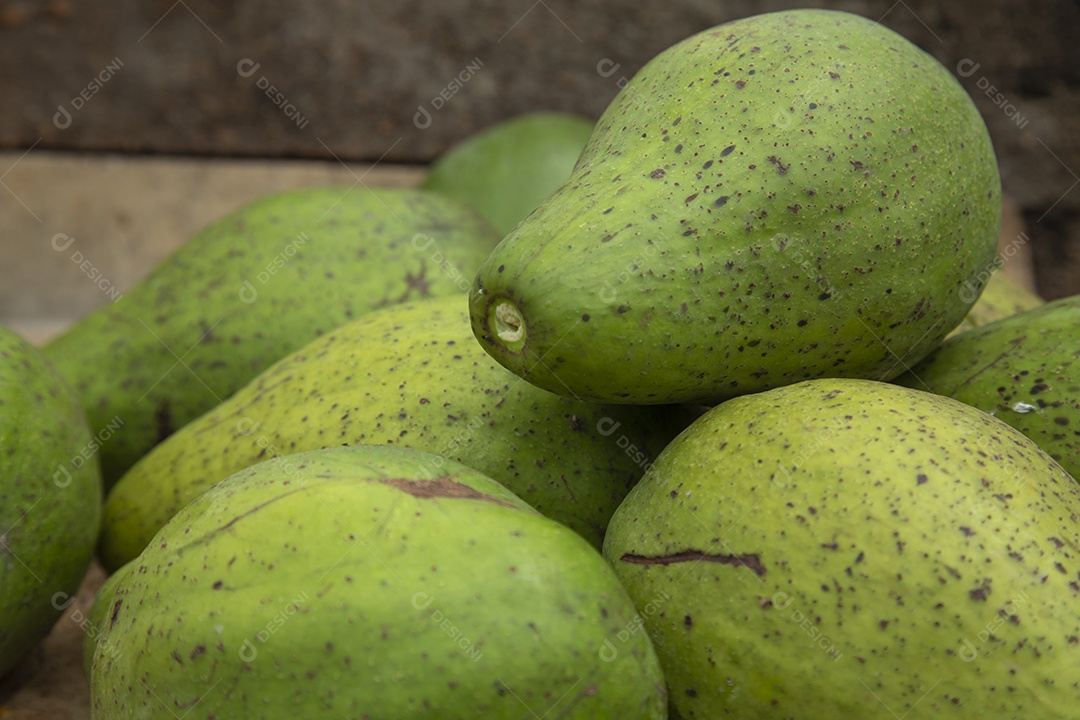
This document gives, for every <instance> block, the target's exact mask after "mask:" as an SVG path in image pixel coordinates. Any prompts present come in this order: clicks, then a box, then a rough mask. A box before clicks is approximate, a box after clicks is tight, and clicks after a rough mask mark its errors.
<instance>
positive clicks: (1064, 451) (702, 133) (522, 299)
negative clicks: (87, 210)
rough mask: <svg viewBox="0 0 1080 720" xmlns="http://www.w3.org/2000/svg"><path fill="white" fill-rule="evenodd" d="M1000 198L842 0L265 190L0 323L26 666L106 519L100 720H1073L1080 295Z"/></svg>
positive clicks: (986, 153) (958, 136)
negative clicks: (592, 94)
mask: <svg viewBox="0 0 1080 720" xmlns="http://www.w3.org/2000/svg"><path fill="white" fill-rule="evenodd" d="M1000 215H1001V188H1000V180H999V173H998V167H997V162H996V159H995V156H994V152H993V148H992V146H991V143H990V139H989V136H988V134H987V131H986V127H985V124H984V123H983V120H982V118H981V116H980V115H979V113H978V111H977V110H976V108H975V106H974V104H973V103H972V101H971V99H970V98H969V97H968V96H967V94H966V93H965V91H964V90H963V89H962V88H961V86H960V85H959V83H958V82H957V81H956V79H955V78H953V77H952V76H951V74H950V73H949V71H948V70H947V69H945V68H944V67H942V66H941V65H940V64H939V63H938V62H937V61H936V60H934V59H933V58H932V57H931V56H930V55H928V54H927V53H925V52H923V51H922V50H920V49H918V48H917V47H915V46H914V45H913V44H911V43H910V42H909V41H907V40H906V39H904V38H902V37H901V36H899V35H897V34H895V33H894V32H892V31H890V30H887V29H886V28H884V27H882V26H881V25H880V24H879V23H875V22H872V21H870V20H868V19H865V18H862V17H860V16H857V15H854V14H850V13H846V12H838V11H828V10H791V11H783V12H774V13H767V14H762V15H756V16H752V17H747V18H744V19H741V20H737V21H734V22H730V23H727V24H724V25H720V26H717V27H714V28H711V29H708V30H704V31H703V32H701V33H699V34H697V35H694V36H692V37H690V38H687V39H685V40H683V41H682V42H679V43H678V44H676V45H674V46H672V47H671V48H669V49H667V50H665V51H664V52H662V53H661V54H659V55H658V56H656V57H655V58H654V59H653V60H652V61H650V62H649V63H648V64H647V65H646V66H645V67H644V68H642V69H641V70H640V71H639V72H638V73H637V74H636V75H635V76H634V77H633V78H632V79H631V80H630V81H629V82H627V83H626V84H625V86H622V87H621V89H620V91H619V92H618V94H617V95H616V97H615V98H614V100H613V101H612V102H611V104H610V105H609V106H608V108H607V110H606V111H605V112H604V113H603V115H602V116H601V117H600V118H599V120H598V121H596V122H595V123H594V122H592V121H591V120H588V119H585V118H579V117H575V116H567V115H563V114H558V113H538V114H534V115H529V116H523V117H519V118H513V119H511V120H508V121H507V122H505V123H501V124H499V125H497V126H494V127H491V128H487V129H485V130H484V131H483V132H479V133H477V134H476V135H474V136H472V137H468V138H466V139H465V140H463V141H462V142H461V143H460V144H459V145H457V146H455V147H453V148H451V149H449V150H448V151H447V152H446V154H445V155H443V156H442V157H441V158H439V160H438V161H437V162H436V163H435V164H434V165H433V167H432V169H431V172H430V175H429V176H428V178H427V180H426V181H425V182H424V183H423V186H422V187H421V188H419V189H416V190H389V189H379V188H373V189H366V188H352V189H350V188H337V187H334V188H316V189H309V190H298V191H293V192H289V193H284V194H280V195H275V196H270V197H266V198H263V199H260V200H258V201H256V202H254V203H252V204H250V205H248V206H245V207H243V208H240V209H238V210H237V211H236V212H235V213H233V214H232V215H230V216H228V217H226V218H223V219H221V220H220V221H218V222H216V223H214V224H213V225H211V226H209V227H207V228H206V229H204V230H203V231H202V232H200V233H199V234H198V235H196V236H195V237H193V238H191V240H190V241H189V242H188V243H187V244H185V245H184V246H183V247H182V249H181V250H180V251H178V252H177V253H176V254H175V255H173V256H172V257H170V258H168V259H166V260H165V261H164V262H163V263H162V264H161V265H160V266H159V267H158V268H157V269H155V270H154V271H153V272H152V273H151V274H150V275H148V276H147V277H146V278H145V279H144V280H143V281H142V282H141V283H140V284H139V285H138V286H137V287H136V288H135V289H133V290H132V291H131V292H129V293H127V294H126V295H125V297H124V299H123V301H121V302H118V303H116V304H114V305H112V306H110V307H108V308H105V309H102V310H99V311H96V312H94V313H92V314H90V315H89V316H87V317H85V318H83V319H82V320H80V321H78V322H76V323H75V324H74V325H73V326H72V327H71V328H70V329H69V330H68V331H67V332H66V333H65V334H64V335H62V336H61V337H59V338H57V339H56V340H54V341H52V342H51V343H49V344H48V346H47V347H45V348H44V352H39V351H37V350H36V349H34V348H32V347H30V346H29V345H28V344H26V343H25V342H22V341H21V340H19V339H18V338H16V337H15V336H13V335H11V336H10V337H9V336H8V335H4V334H2V333H0V359H2V361H3V365H0V413H2V415H0V450H2V451H3V452H2V453H0V463H2V465H0V469H2V470H3V472H0V520H3V522H4V527H2V528H0V533H2V534H0V561H3V563H4V564H3V565H2V566H0V567H2V572H0V583H2V584H0V608H4V612H3V614H2V615H0V676H2V675H3V674H4V673H5V672H7V671H8V670H10V669H11V668H12V667H14V666H15V665H16V664H17V663H18V661H19V659H20V658H21V657H25V656H26V654H27V653H28V652H30V651H31V648H32V647H33V645H34V644H35V643H36V642H37V641H38V640H39V639H40V638H41V637H42V636H43V634H44V633H45V632H47V631H48V628H49V626H50V625H51V623H53V622H55V620H56V618H57V617H58V615H59V614H60V612H62V610H63V609H64V608H65V607H67V604H66V603H67V602H68V601H69V599H70V598H71V597H72V595H73V594H74V593H75V591H76V588H77V586H78V581H79V578H80V577H81V575H82V573H83V572H84V571H85V569H86V567H87V564H88V562H89V560H90V555H91V553H92V552H93V551H94V549H95V547H96V552H97V556H98V558H99V560H100V561H101V563H102V565H103V566H104V567H105V568H106V569H107V571H109V573H110V575H109V577H108V579H107V580H106V582H105V584H104V585H103V586H102V587H101V589H100V590H99V591H98V593H97V596H96V598H95V600H94V604H93V607H92V609H91V610H90V612H89V613H88V615H87V616H86V617H85V618H84V619H83V620H84V622H83V625H84V629H86V631H87V632H86V635H85V643H84V647H83V663H84V667H85V669H86V675H87V677H88V679H89V685H90V694H91V698H90V701H91V702H90V704H91V716H92V717H94V718H100V719H102V720H104V719H106V718H108V719H110V720H111V719H113V718H117V719H120V718H164V719H166V720H168V718H176V717H185V716H187V715H189V714H190V715H191V717H200V718H203V717H205V718H213V717H217V718H226V717H228V718H232V717H251V718H267V719H274V718H294V717H299V718H321V717H372V718H375V717H387V718H427V717H440V718H470V719H476V718H522V717H536V718H547V717H559V718H620V719H622V718H649V719H652V718H658V719H659V718H668V717H670V718H721V717H739V718H754V719H758V718H760V719H762V720H764V719H766V718H793V717H813V718H825V717H830V718H831V717H838V718H839V717H843V718H853V719H855V720H863V719H866V720H870V719H873V718H880V717H887V716H889V715H890V714H891V715H892V716H894V717H908V716H910V717H913V718H914V717H931V716H933V717H939V716H940V717H949V718H954V719H956V720H972V719H978V720H985V719H986V718H1019V717H1029V716H1031V717H1040V718H1048V719H1050V718H1053V719H1058V718H1060V719H1065V718H1073V717H1076V714H1077V711H1076V708H1078V707H1080V679H1078V678H1077V677H1076V673H1075V668H1076V667H1080V639H1078V638H1080V486H1078V485H1077V483H1076V480H1075V479H1074V477H1076V476H1077V474H1078V473H1080V344H1078V343H1077V342H1076V332H1077V331H1076V328H1077V327H1080V298H1078V297H1072V298H1063V299H1059V300H1055V301H1053V302H1043V300H1042V299H1041V298H1039V297H1038V296H1037V295H1034V294H1032V293H1031V292H1030V291H1028V290H1026V289H1024V288H1023V287H1020V286H1018V285H1016V284H1015V283H1012V282H1011V281H1009V280H1008V278H1007V276H1005V275H1004V274H1003V273H1002V272H1001V271H1000V264H1001V263H1000V260H999V259H998V257H997V249H998V241H999V238H998V235H999V230H1000ZM500 238H501V239H500ZM103 479H104V484H102V483H103ZM95 543H96V545H95ZM35 578H36V579H37V582H36V583H35V582H34V579H35Z"/></svg>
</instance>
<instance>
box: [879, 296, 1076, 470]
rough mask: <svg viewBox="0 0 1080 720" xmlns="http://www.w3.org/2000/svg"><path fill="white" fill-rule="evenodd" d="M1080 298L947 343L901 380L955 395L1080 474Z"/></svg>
mask: <svg viewBox="0 0 1080 720" xmlns="http://www.w3.org/2000/svg"><path fill="white" fill-rule="evenodd" d="M1077 328H1080V295H1073V296H1071V297H1067V298H1061V299H1060V300H1055V301H1054V302H1051V303H1047V304H1045V305H1043V306H1041V307H1038V308H1036V309H1034V310H1026V311H1024V312H1022V313H1019V314H1017V315H1013V316H1011V317H1008V318H1005V319H1003V320H998V321H996V322H992V323H990V324H988V325H983V326H981V327H977V328H975V329H973V330H968V331H967V332H964V333H961V334H959V335H956V336H955V337H952V338H950V339H949V340H946V341H945V343H944V344H942V345H941V347H939V348H938V349H937V350H935V351H934V352H932V353H930V355H928V356H927V357H926V358H925V359H924V360H923V361H922V362H921V363H919V364H918V365H915V366H914V367H912V368H911V370H910V371H909V372H907V373H904V374H903V375H901V376H900V377H898V378H896V380H895V381H894V382H896V383H897V384H898V385H904V386H906V387H911V388H915V389H916V390H927V391H929V392H933V393H937V394H938V395H945V396H947V397H951V398H954V399H956V400H959V401H961V402H964V403H967V404H968V405H972V406H974V407H977V408H979V409H980V410H982V411H984V412H987V413H990V414H991V415H993V416H995V417H996V418H998V419H999V420H1001V421H1003V422H1005V423H1008V424H1009V425H1011V426H1012V427H1014V428H1016V429H1017V430H1019V431H1020V432H1022V433H1023V434H1024V435H1026V436H1028V437H1029V438H1031V439H1032V440H1034V441H1035V442H1036V443H1037V444H1038V445H1039V447H1041V448H1042V449H1043V450H1045V451H1046V452H1047V453H1048V454H1049V455H1050V456H1051V457H1052V458H1054V459H1055V460H1057V461H1058V462H1059V463H1061V466H1062V467H1064V468H1065V469H1066V470H1067V471H1068V472H1069V473H1071V474H1072V475H1073V477H1076V478H1080V343H1078V342H1077V335H1076V332H1077Z"/></svg>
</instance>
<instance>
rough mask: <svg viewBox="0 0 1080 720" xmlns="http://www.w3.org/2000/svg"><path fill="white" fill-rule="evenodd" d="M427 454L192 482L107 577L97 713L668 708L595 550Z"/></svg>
mask: <svg viewBox="0 0 1080 720" xmlns="http://www.w3.org/2000/svg"><path fill="white" fill-rule="evenodd" d="M441 460H442V459H441V458H439V457H438V456H435V455H431V454H428V453H423V452H420V451H416V450H409V449H406V448H393V447H387V446H363V447H360V446H357V447H350V448H331V449H327V450H321V451H314V452H306V453H300V454H298V455H295V456H293V457H292V458H291V466H290V465H286V464H283V463H281V462H278V461H275V460H269V461H266V462H263V463H261V464H259V465H256V466H253V467H250V468H247V469H245V470H243V471H241V472H239V473H237V474H235V475H233V476H231V477H229V478H228V479H226V480H224V481H223V482H221V483H219V484H218V485H216V486H215V487H214V488H212V489H211V490H209V491H208V492H206V493H205V494H203V495H202V496H201V497H199V498H198V499H197V500H195V501H194V502H192V503H191V505H189V506H188V507H186V508H184V509H183V510H182V511H181V512H180V513H179V514H178V515H177V516H176V517H175V518H173V519H172V520H171V521H170V522H169V523H168V524H167V525H165V527H164V528H162V530H161V532H160V533H158V534H157V536H155V538H154V542H153V543H151V544H150V546H149V547H147V548H146V550H145V551H144V552H143V553H142V554H141V555H140V556H139V558H138V559H137V560H136V561H135V563H134V567H133V569H132V570H131V571H130V572H127V573H125V575H124V577H123V578H122V579H121V580H120V581H119V584H118V585H117V586H116V588H115V591H114V595H113V598H114V599H113V610H112V611H111V613H110V615H109V618H108V620H107V621H106V623H105V628H106V629H105V634H104V638H103V643H102V645H101V646H100V647H101V648H102V649H101V650H99V651H98V653H97V654H96V655H95V657H94V662H93V669H92V673H91V679H90V693H91V705H92V708H93V713H94V717H98V718H104V717H108V718H112V719H114V720H122V719H123V718H148V719H149V718H161V719H162V720H176V716H177V715H180V714H183V713H184V712H185V711H188V710H194V711H195V712H194V713H193V716H197V717H199V718H214V717H217V718H263V719H264V720H273V719H275V718H289V719H290V720H291V719H292V718H346V717H348V718H395V719H397V720H407V719H408V718H431V717H439V718H445V719H447V720H450V719H453V718H462V719H465V718H467V719H468V720H475V718H485V719H487V718H490V719H491V720H495V719H496V718H507V719H509V718H526V717H528V718H532V717H552V718H556V717H557V718H611V719H613V720H614V719H619V720H622V719H624V718H626V719H631V720H637V719H638V718H641V719H646V718H656V719H660V718H664V717H666V697H665V690H664V681H663V676H662V675H661V673H660V669H659V665H658V663H657V660H656V655H655V653H654V651H653V649H652V647H651V646H650V644H649V640H648V638H647V637H646V636H645V634H644V633H629V632H628V630H627V629H628V628H635V629H636V627H637V625H638V624H639V623H640V618H639V617H638V615H637V613H636V611H635V610H634V606H633V603H632V602H631V601H630V598H629V597H627V595H626V592H625V591H624V590H623V589H622V588H621V587H620V586H619V583H618V581H617V580H616V578H615V575H614V573H613V572H612V570H611V568H610V567H608V565H607V564H606V563H605V562H604V559H603V558H602V557H601V556H600V554H599V553H598V552H597V551H596V550H595V549H594V548H592V547H591V546H590V545H589V544H588V543H587V542H585V541H584V540H583V539H582V538H581V537H579V536H578V535H576V534H575V533H573V532H571V531H570V530H568V529H567V528H565V527H563V526H561V525H560V524H558V523H556V522H553V521H551V520H549V519H547V518H545V517H544V516H542V515H540V514H538V513H537V512H535V511H534V510H533V509H531V508H530V507H529V506H528V505H527V504H526V503H524V502H522V501H521V500H520V499H518V498H517V497H516V496H514V495H513V494H512V493H510V492H509V491H508V490H506V489H505V488H504V487H502V486H501V485H499V483H497V482H495V481H493V480H491V479H490V478H487V477H485V476H484V475H482V474H480V473H478V472H476V471H474V470H471V469H470V468H468V467H465V466H464V465H460V464H458V463H455V462H452V461H445V462H442V463H441V464H440V471H439V472H438V473H436V474H434V475H432V474H431V473H430V472H429V469H430V467H431V466H432V465H433V464H434V463H436V462H437V461H441ZM605 643H606V644H605ZM608 645H610V646H611V647H612V648H614V649H615V652H614V653H612V652H610V651H606V648H607V646H608ZM107 646H113V647H115V648H116V649H117V651H118V652H116V653H112V654H108V653H105V652H104V648H105V647H107Z"/></svg>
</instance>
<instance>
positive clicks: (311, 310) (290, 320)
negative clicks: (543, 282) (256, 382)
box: [45, 186, 499, 487]
mask: <svg viewBox="0 0 1080 720" xmlns="http://www.w3.org/2000/svg"><path fill="white" fill-rule="evenodd" d="M498 240H499V238H498V235H497V234H496V232H495V230H494V228H492V227H491V226H490V225H489V224H488V223H487V222H486V221H485V220H484V219H483V218H482V217H480V216H479V215H478V214H477V213H476V212H475V211H473V210H471V209H469V208H467V207H465V206H464V205H461V204H459V203H457V202H455V201H453V200H451V199H449V198H445V197H442V196H440V195H437V194H435V193H430V192H426V191H419V190H400V189H385V188H377V189H368V188H360V187H353V188H350V187H348V186H342V187H336V186H331V187H321V188H314V189H302V190H293V191H290V192H285V193H280V194H276V195H270V196H267V197H264V198H261V199H259V200H256V201H255V202H253V203H250V204H248V205H246V206H244V207H242V208H240V209H239V210H237V211H236V212H234V213H232V214H231V215H229V216H227V217H225V218H223V219H221V220H219V221H217V222H215V223H213V224H212V225H210V226H208V227H206V228H205V229H204V230H202V231H201V232H199V233H198V234H197V235H195V236H194V237H192V238H191V239H190V240H189V241H188V242H187V243H185V244H184V245H183V246H181V247H180V249H178V250H177V251H176V252H175V253H174V254H173V255H171V256H170V257H168V258H166V259H165V261H163V262H162V263H161V264H160V265H159V266H158V267H157V268H155V269H154V270H153V271H152V272H151V273H150V274H149V275H148V276H147V277H145V278H144V279H143V280H142V281H140V282H139V283H138V284H137V285H136V286H135V287H134V288H132V289H131V290H130V291H128V292H127V293H126V294H125V295H124V296H123V297H122V298H120V299H119V300H118V301H117V302H115V303H113V304H111V305H108V306H106V307H103V308H101V309H99V310H96V311H94V312H92V313H90V314H89V315H87V316H86V317H84V318H83V319H81V320H79V321H78V322H76V323H75V324H74V325H73V326H72V327H71V328H69V329H68V330H67V331H66V332H65V333H64V334H62V335H61V336H59V337H58V338H56V339H55V340H53V341H52V342H50V343H49V344H48V345H47V346H46V347H45V354H46V356H47V357H48V358H49V359H50V360H51V361H52V362H53V364H54V365H55V366H56V367H57V369H58V370H59V371H60V372H61V374H62V375H64V377H66V378H67V379H68V380H69V381H70V382H71V384H72V385H74V386H75V389H76V391H77V392H78V393H79V395H80V397H81V398H82V402H83V405H84V407H85V408H86V412H87V415H88V418H89V420H90V425H91V428H92V429H93V431H94V432H95V433H96V434H99V435H100V436H101V440H102V442H101V452H100V458H101V465H102V472H103V475H104V479H105V483H106V486H107V487H111V485H112V484H113V483H114V482H115V481H116V480H117V479H119V477H120V476H121V475H122V474H123V473H124V472H125V471H126V470H127V469H128V468H129V467H131V465H133V464H134V463H135V461H136V460H138V459H139V458H140V457H142V456H143V455H145V454H146V453H147V452H148V451H149V450H150V449H151V448H153V447H154V446H155V445H157V444H158V443H159V442H161V441H162V440H164V439H165V438H166V437H168V436H169V435H171V434H172V433H173V431H175V430H176V429H178V428H180V427H183V426H184V425H185V424H187V423H188V422H190V421H191V420H193V419H195V418H196V417H198V416H199V415H201V414H202V413H204V412H206V411H207V410H209V409H210V408H212V407H214V406H215V405H217V404H218V403H220V402H221V401H222V400H224V399H225V398H227V397H229V396H230V395H232V394H233V393H234V392H236V391H237V390H239V389H240V388H241V387H243V386H244V385H245V384H247V382H248V381H249V380H251V379H252V378H253V377H255V376H256V375H258V374H259V372H261V371H262V370H263V369H265V368H267V367H269V366H270V365H271V364H272V363H273V362H274V361H275V360H278V359H279V358H282V357H284V356H285V355H288V354H289V353H290V352H292V351H293V350H296V349H297V348H299V347H300V346H302V345H304V344H305V343H307V342H308V341H309V340H312V339H314V338H315V337H317V336H319V335H322V334H323V333H326V332H328V331H330V330H333V329H334V328H336V327H337V326H339V325H341V324H343V323H345V322H347V321H348V320H350V319H352V318H354V317H358V316H360V315H363V314H364V313H366V312H369V311H371V310H374V309H375V308H377V307H381V306H383V305H387V304H390V303H396V302H400V301H403V300H415V299H419V298H422V297H427V296H437V295H446V294H449V293H454V294H457V293H462V294H464V292H465V291H466V290H467V289H468V287H469V279H470V278H471V277H472V274H473V273H474V272H475V271H476V268H477V267H479V265H480V263H481V261H482V260H483V259H484V257H485V256H486V255H487V253H488V252H489V251H490V250H491V249H492V248H493V247H494V246H495V244H496V243H497V242H498Z"/></svg>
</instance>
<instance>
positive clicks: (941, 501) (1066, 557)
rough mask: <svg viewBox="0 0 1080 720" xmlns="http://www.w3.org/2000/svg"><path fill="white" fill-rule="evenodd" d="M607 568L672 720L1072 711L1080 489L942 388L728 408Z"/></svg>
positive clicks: (832, 388) (856, 392) (818, 394)
mask: <svg viewBox="0 0 1080 720" xmlns="http://www.w3.org/2000/svg"><path fill="white" fill-rule="evenodd" d="M604 556H605V557H606V558H607V559H608V561H609V562H611V563H612V565H613V566H614V567H615V571H616V573H617V574H618V576H619V578H620V579H621V580H622V581H623V584H624V585H625V586H626V588H627V590H628V591H629V592H630V595H631V597H633V598H634V601H635V602H636V603H637V606H638V609H639V611H640V612H642V615H643V619H644V621H645V626H646V628H647V629H648V630H649V631H650V633H651V634H652V638H653V642H654V644H655V646H656V649H657V653H658V654H659V656H660V662H661V666H662V667H663V669H664V673H665V675H666V677H667V680H668V689H669V692H670V696H671V700H672V706H673V710H674V716H675V717H680V718H710V719H712V718H724V717H738V718H745V719H747V720H750V719H754V720H757V719H759V718H760V719H761V720H764V719H766V718H769V719H772V718H848V719H849V720H880V718H882V717H910V718H916V717H917V718H951V719H952V720H988V719H989V718H995V719H996V718H1002V719H1004V718H1025V717H1038V718H1045V719H1047V720H1050V719H1053V720H1065V719H1067V718H1068V719H1071V718H1075V717H1077V708H1080V677H1078V676H1077V673H1076V668H1077V667H1080V485H1078V484H1077V483H1076V482H1075V481H1074V480H1073V479H1072V478H1071V477H1069V475H1068V474H1067V473H1065V471H1064V470H1063V469H1062V468H1061V466H1060V465H1058V464H1057V463H1056V462H1055V461H1054V460H1053V459H1051V458H1050V457H1049V456H1048V455H1047V454H1046V453H1044V452H1043V451H1042V450H1041V449H1039V447H1038V446H1037V445H1035V444H1034V443H1033V442H1031V441H1030V440H1028V439H1027V438H1026V437H1024V436H1023V435H1021V434H1020V433H1019V432H1017V431H1016V430H1014V429H1012V428H1011V427H1009V426H1008V425H1006V424H1004V423H1002V422H1001V421H999V420H996V419H995V418H993V417H991V416H989V415H987V414H986V413H983V412H980V411H978V410H976V409H974V408H972V407H969V406H967V405H965V404H963V403H960V402H958V401H956V400H952V399H950V398H946V397H941V396H938V395H933V394H931V393H927V392H921V391H917V390H911V389H908V388H903V387H898V386H896V385H891V384H888V383H878V382H872V381H867V380H852V379H823V380H813V381H807V382H803V383H798V384H794V385H790V386H787V387H783V388H779V389H776V390H771V391H768V392H764V393H758V394H755V395H748V396H744V397H740V398H736V399H733V400H730V401H728V402H725V403H722V404H720V405H718V406H717V407H715V408H713V409H712V410H711V411H709V412H708V413H706V414H705V415H703V416H702V417H701V418H699V419H698V420H697V421H696V422H695V423H694V424H693V425H691V426H690V427H689V428H687V430H686V431H685V432H683V433H682V434H681V435H680V436H679V437H678V438H676V439H675V440H674V441H673V442H672V443H671V445H669V446H668V448H667V449H665V450H664V452H663V453H662V454H661V456H660V457H659V458H658V459H657V461H656V463H655V464H654V465H653V466H652V467H651V468H650V470H649V472H648V473H646V475H645V477H644V478H642V480H641V482H640V483H639V484H638V485H637V486H636V487H635V488H634V489H633V490H632V491H631V493H630V495H629V496H628V497H627V499H626V500H625V501H624V502H623V504H622V505H620V506H619V509H618V510H617V511H616V513H615V515H614V516H613V517H612V520H611V524H610V527H609V529H608V534H607V537H606V538H605V541H604ZM646 608H648V610H646Z"/></svg>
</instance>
